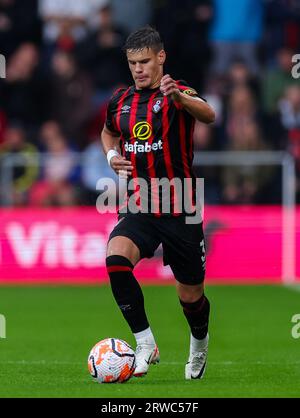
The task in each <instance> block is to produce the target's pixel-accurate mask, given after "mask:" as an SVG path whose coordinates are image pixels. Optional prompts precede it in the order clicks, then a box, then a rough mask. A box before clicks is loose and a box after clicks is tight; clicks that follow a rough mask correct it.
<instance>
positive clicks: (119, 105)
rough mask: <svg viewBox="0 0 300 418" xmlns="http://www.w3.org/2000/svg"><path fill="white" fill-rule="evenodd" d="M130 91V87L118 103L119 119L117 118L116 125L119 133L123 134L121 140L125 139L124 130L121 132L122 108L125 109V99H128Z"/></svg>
mask: <svg viewBox="0 0 300 418" xmlns="http://www.w3.org/2000/svg"><path fill="white" fill-rule="evenodd" d="M129 90H130V87H128V89H127V90H126V91H125V92H124V93H123V94H122V96H121V97H120V100H119V102H118V108H117V117H116V125H117V128H118V131H119V132H121V137H120V139H122V138H123V135H122V130H121V125H120V119H121V113H122V107H123V104H124V100H125V98H126V96H127V95H128V93H129Z"/></svg>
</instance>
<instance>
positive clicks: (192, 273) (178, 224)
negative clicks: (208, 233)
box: [109, 213, 205, 285]
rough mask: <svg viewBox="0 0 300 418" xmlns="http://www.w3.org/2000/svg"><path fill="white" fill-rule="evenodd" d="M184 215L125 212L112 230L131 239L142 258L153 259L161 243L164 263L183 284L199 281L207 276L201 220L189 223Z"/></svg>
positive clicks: (113, 234) (111, 235)
mask: <svg viewBox="0 0 300 418" xmlns="http://www.w3.org/2000/svg"><path fill="white" fill-rule="evenodd" d="M185 220H186V217H185V216H177V217H160V218H156V217H154V216H151V215H145V214H141V213H139V214H126V215H125V216H123V217H120V218H119V222H118V223H117V225H116V226H115V228H114V229H113V231H112V232H111V234H110V236H109V240H110V239H111V238H113V237H116V236H124V237H127V238H129V239H131V240H132V241H133V242H134V243H135V244H136V246H137V247H138V248H139V250H140V256H141V258H151V257H153V255H154V252H155V250H156V249H157V247H158V246H159V245H160V244H162V248H163V262H164V265H167V264H169V265H170V267H171V269H172V271H173V274H174V276H175V278H176V280H178V281H179V282H180V283H183V284H190V285H195V284H200V283H202V282H203V280H204V275H205V243H204V235H203V228H202V223H198V224H186V223H185Z"/></svg>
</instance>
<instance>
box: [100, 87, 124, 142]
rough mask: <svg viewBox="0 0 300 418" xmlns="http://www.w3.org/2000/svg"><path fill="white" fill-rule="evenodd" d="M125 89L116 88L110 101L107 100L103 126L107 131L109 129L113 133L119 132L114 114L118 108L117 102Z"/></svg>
mask: <svg viewBox="0 0 300 418" xmlns="http://www.w3.org/2000/svg"><path fill="white" fill-rule="evenodd" d="M124 91H125V89H118V90H116V91H115V92H114V93H113V95H112V97H111V98H110V101H109V102H108V105H107V109H106V119H105V126H106V127H107V129H108V130H109V131H111V132H112V133H113V134H116V135H118V134H120V132H119V130H118V128H117V124H116V119H115V118H116V114H117V109H118V102H119V99H120V97H121V96H122V93H123V92H124Z"/></svg>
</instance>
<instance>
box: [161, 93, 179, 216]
mask: <svg viewBox="0 0 300 418" xmlns="http://www.w3.org/2000/svg"><path fill="white" fill-rule="evenodd" d="M168 110H169V103H168V98H167V97H164V102H163V107H162V113H163V116H162V131H163V155H164V160H165V165H166V170H167V175H168V179H169V180H171V179H173V178H174V171H173V166H172V160H171V154H170V148H169V139H168V135H169V127H170V122H169V117H168ZM172 204H173V205H174V213H176V208H177V209H178V202H177V197H176V191H174V189H173V187H172V188H171V210H172Z"/></svg>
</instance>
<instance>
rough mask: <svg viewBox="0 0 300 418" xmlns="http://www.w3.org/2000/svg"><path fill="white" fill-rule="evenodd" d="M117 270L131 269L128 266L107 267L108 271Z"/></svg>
mask: <svg viewBox="0 0 300 418" xmlns="http://www.w3.org/2000/svg"><path fill="white" fill-rule="evenodd" d="M119 271H132V268H131V267H129V266H109V267H107V272H108V273H117V272H119Z"/></svg>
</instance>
